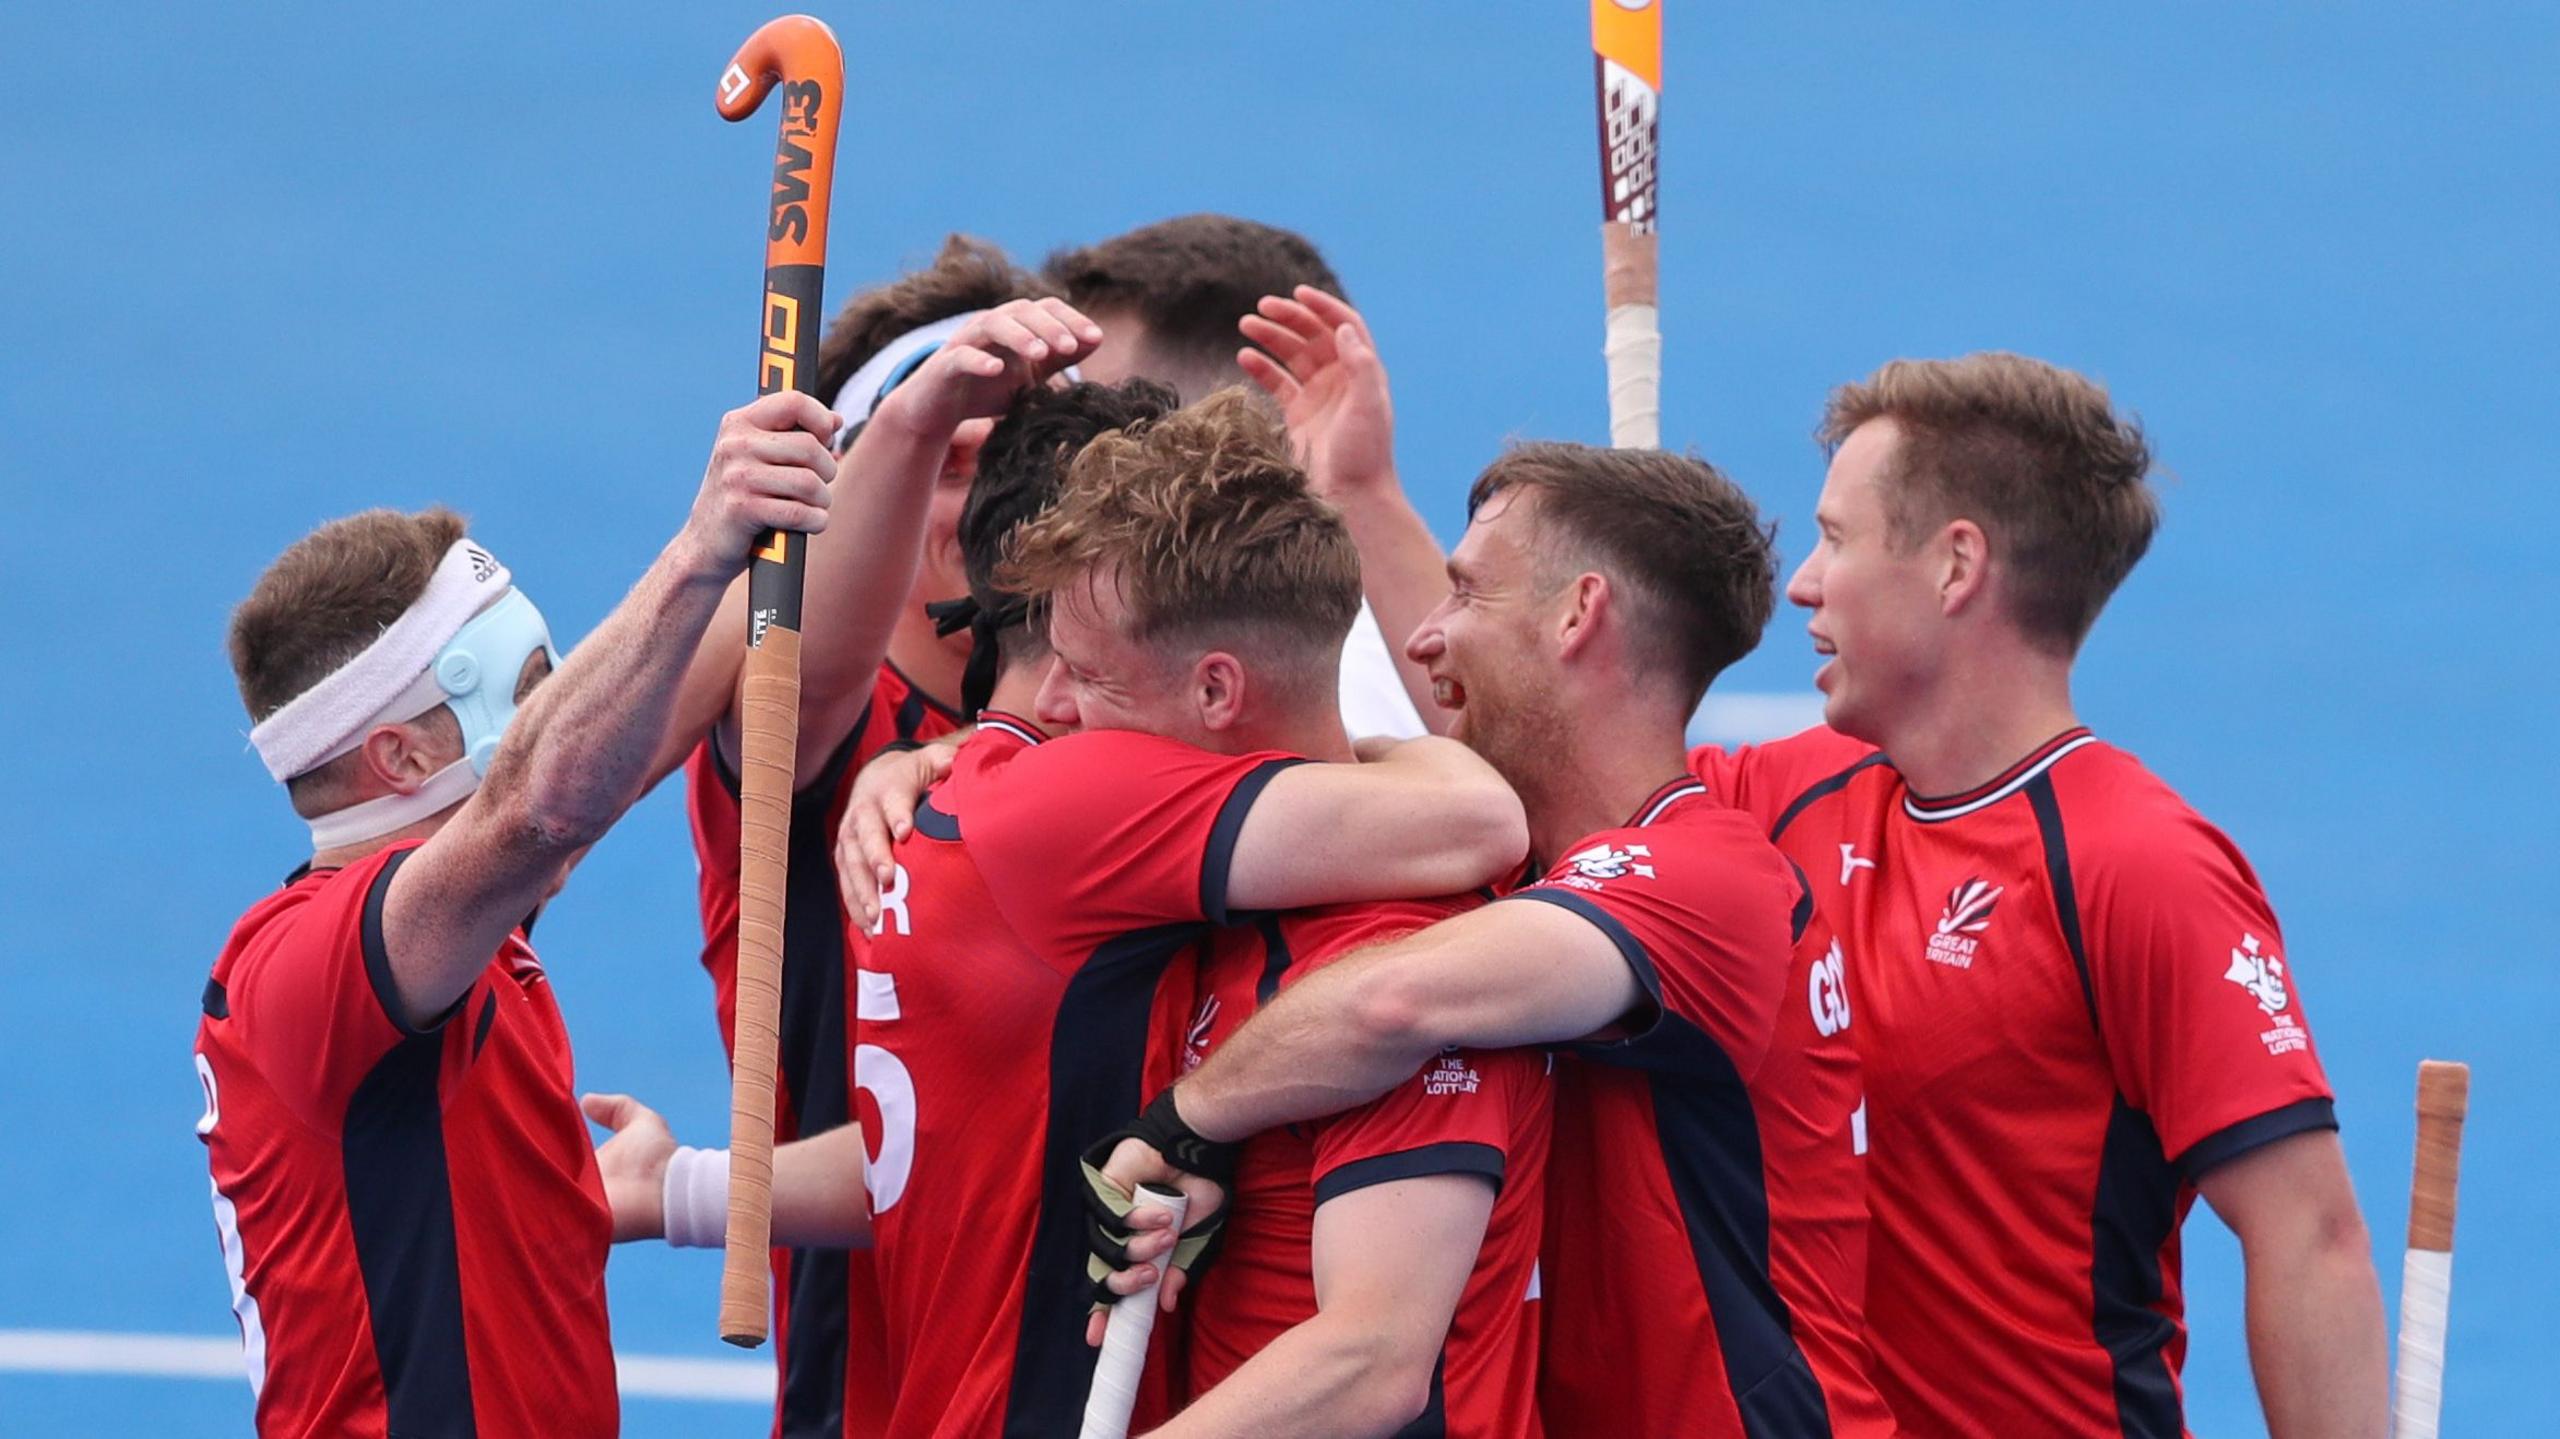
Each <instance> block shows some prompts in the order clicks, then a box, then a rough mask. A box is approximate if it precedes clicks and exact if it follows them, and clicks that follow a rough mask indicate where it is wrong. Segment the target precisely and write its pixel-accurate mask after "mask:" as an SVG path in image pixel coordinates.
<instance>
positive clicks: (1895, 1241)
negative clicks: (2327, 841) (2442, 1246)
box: [1695, 354, 2387, 1439]
mask: <svg viewBox="0 0 2560 1439" xmlns="http://www.w3.org/2000/svg"><path fill="white" fill-rule="evenodd" d="M1822 435H1823V438H1824V440H1825V441H1826V442H1827V443H1828V444H1830V445H1831V446H1833V447H1834V454H1833V456H1832V462H1831V469H1830V474H1829V477H1828V479H1827V480H1826V481H1825V483H1824V486H1823V490H1822V498H1821V502H1820V505H1819V507H1818V508H1817V509H1816V511H1815V518H1816V521H1817V523H1818V525H1819V526H1820V535H1819V542H1818V543H1817V544H1816V545H1815V547H1814V550H1813V553H1812V554H1811V555H1810V556H1808V557H1807V558H1806V560H1805V562H1804V564H1803V566H1802V567H1801V568H1799V569H1798V570H1797V572H1796V574H1795V576H1794V578H1793V579H1792V580H1791V581H1790V582H1789V585H1788V595H1789V597H1790V598H1791V599H1793V600H1794V601H1795V602H1796V603H1797V604H1799V605H1803V606H1805V607H1806V608H1808V609H1810V610H1811V611H1812V622H1811V625H1810V629H1811V632H1812V635H1813V640H1814V648H1815V650H1816V651H1817V652H1818V653H1820V654H1821V655H1823V656H1825V657H1826V660H1825V663H1824V664H1823V667H1822V670H1821V673H1820V674H1819V675H1818V676H1817V683H1818V684H1819V685H1820V687H1821V689H1822V691H1823V693H1824V696H1825V702H1826V709H1825V713H1826V716H1827V718H1828V719H1829V721H1830V723H1831V725H1832V729H1830V730H1814V731H1810V732H1808V733H1806V734H1804V735H1802V736H1798V737H1797V738H1794V739H1790V740H1784V741H1780V742H1777V743H1774V744H1768V745H1761V746H1758V747H1755V748H1751V749H1745V750H1742V751H1739V752H1737V753H1732V754H1727V753H1723V752H1721V751H1716V750H1703V751H1700V752H1699V753H1698V754H1697V755H1696V756H1695V764H1696V768H1697V771H1698V773H1699V775H1700V776H1701V777H1702V778H1703V779H1704V780H1705V781H1706V783H1707V784H1708V785H1709V787H1710V788H1712V789H1713V790H1715V791H1716V792H1717V794H1718V796H1719V797H1720V798H1723V799H1726V800H1728V801H1729V802H1732V803H1736V804H1740V805H1743V806H1745V807H1747V808H1748V809H1750V810H1751V811H1752V812H1753V813H1754V814H1755V815H1757V816H1758V817H1759V818H1760V820H1761V823H1762V824H1763V825H1764V826H1766V827H1767V828H1768V829H1769V831H1770V832H1771V833H1772V835H1773V836H1774V837H1775V839H1776V841H1777V843H1778V844H1779V846H1780V847H1781V848H1782V849H1784V850H1786V851H1787V852H1788V853H1789V854H1791V855H1793V856H1794V857H1795V858H1796V860H1797V862H1798V863H1800V864H1801V865H1802V866H1803V867H1804V869H1805V871H1806V873H1807V874H1809V875H1810V876H1812V878H1813V881H1814V884H1815V886H1816V889H1817V891H1818V893H1819V897H1820V902H1821V904H1822V905H1823V907H1824V909H1825V912H1826V913H1828V914H1829V915H1831V916H1832V918H1833V919H1834V921H1835V922H1836V923H1838V924H1839V925H1840V926H1841V929H1842V937H1843V939H1844V941H1845V944H1846V949H1847V955H1848V968H1849V973H1850V975H1851V977H1852V980H1853V983H1854V985H1855V987H1856V992H1857V1011H1856V1013H1857V1022H1856V1024H1855V1026H1854V1027H1853V1030H1852V1032H1853V1033H1854V1034H1855V1035H1856V1036H1857V1038H1858V1044H1859V1052H1860V1054H1861V1056H1862V1057H1863V1058H1864V1060H1865V1062H1866V1070H1867V1086H1868V1094H1869V1097H1870V1101H1871V1109H1870V1119H1869V1125H1868V1130H1869V1137H1870V1139H1871V1141H1872V1152H1871V1155H1870V1159H1871V1163H1872V1170H1871V1174H1870V1195H1871V1204H1872V1207H1873V1210H1874V1213H1875V1218H1876V1223H1875V1227H1874V1237H1873V1241H1872V1252H1873V1262H1872V1265H1871V1267H1870V1270H1869V1275H1870V1278H1869V1285H1868V1305H1867V1313H1868V1320H1869V1325H1870V1336H1871V1339H1872V1342H1873V1344H1874V1346H1875V1350H1876V1358H1877V1365H1878V1376H1879V1378H1880V1380H1881V1381H1882V1383H1883V1384H1884V1386H1885V1390H1886V1394H1887V1397H1888V1398H1889V1399H1890V1400H1891V1401H1892V1404H1893V1407H1894V1411H1895V1413H1896V1414H1897V1415H1898V1416H1899V1417H1901V1419H1902V1420H1903V1422H1904V1423H1906V1424H1908V1425H1910V1426H1911V1427H1912V1428H1913V1429H1915V1430H1916V1431H1919V1432H1928V1433H1938V1432H1957V1431H1966V1430H1974V1429H1980V1430H1987V1431H1990V1432H1999V1433H2025V1432H2037V1433H2052V1434H2074V1435H2160V1436H2175V1435H2177V1434H2179V1433H2180V1432H2181V1430H2182V1425H2183V1417H2182V1411H2183V1407H2184V1406H2183V1404H2182V1402H2181V1397H2180V1390H2179V1384H2178V1368H2179V1361H2180V1359H2181V1358H2182V1357H2183V1354H2184V1351H2185V1346H2186V1333H2185V1325H2184V1306H2183V1303H2182V1301H2181V1296H2180V1286H2179V1272H2178V1271H2179V1264H2178V1229H2179V1226H2180V1223H2181V1222H2182V1221H2183V1220H2184V1218H2185V1215H2186V1212H2187V1210H2188V1208H2189V1207H2190V1206H2191V1205H2192V1204H2193V1202H2194V1199H2195V1196H2196V1195H2197V1194H2198V1193H2199V1192H2200V1193H2202V1194H2203V1195H2204V1197H2205V1199H2206V1201H2207V1202H2208V1203H2210V1204H2211V1205H2212V1206H2213V1208H2214V1211H2215V1212H2216V1213H2217V1214H2219V1215H2221V1216H2222V1218H2223V1220H2224V1221H2225V1222H2226V1223H2228V1224H2229V1225H2230V1226H2231V1228H2232V1230H2233V1232H2235V1233H2236V1234H2238V1235H2239V1237H2240V1245H2241V1251H2242V1255H2243V1259H2244V1262H2245V1264H2246V1266H2247V1273H2248V1333H2249V1351H2250V1359H2251V1363H2252V1365H2253V1367H2254V1368H2255V1370H2256V1373H2257V1379H2258V1391H2259V1397H2260V1399H2261V1402H2262V1403H2263V1404H2264V1406H2265V1409H2266V1416H2267V1424H2268V1428H2269V1430H2270V1432H2272V1433H2274V1434H2275V1435H2277V1436H2280V1439H2295V1436H2301V1435H2332V1434H2335V1435H2365V1436H2370V1435H2378V1434H2380V1433H2381V1432H2382V1430H2383V1424H2384V1420H2383V1413H2384V1405H2385V1403H2386V1387H2387V1380H2386V1365H2385V1357H2384V1345H2383V1327H2382V1310H2381V1300H2380V1296H2379V1293H2378V1289H2377V1286H2376V1283H2375V1279H2374V1272H2373V1262H2372V1258H2371V1253H2370V1247H2369V1245H2368V1242H2367V1239H2366V1235H2365V1229H2364V1224H2363V1220H2362V1218H2361V1217H2360V1216H2359V1214H2358V1212H2357V1208H2356V1202H2355V1196H2354V1193H2353V1192H2352V1190H2351V1189H2350V1188H2349V1185H2348V1181H2347V1171H2346V1164H2345V1160H2344V1156H2343V1154H2342V1152H2341V1150H2340V1148H2339V1143H2338V1137H2337V1134H2336V1120H2335V1118H2334V1116H2333V1113H2332V1109H2331V1100H2330V1090H2329V1084H2328V1081H2327V1079H2326V1078H2325V1077H2324V1076H2323V1075H2322V1073H2321V1069H2320V1063H2319V1059H2318V1057H2317V1055H2316V1053H2315V1051H2314V1050H2313V1049H2312V1046H2311V1034H2310V1030H2309V1028H2308V1027H2307V1026H2306V1025H2305V1023H2304V1021H2303V1016H2302V1004H2301V999H2300V996H2299V994H2298V993H2297V990H2296V987H2295V975H2294V973H2293V971H2292V969H2291V968H2290V961H2289V960H2288V958H2287V956H2286V951H2285V946H2284V943H2283V938H2282V935H2281V933H2280V932H2279V930H2278V928H2277V925H2276V921H2275V915H2274V912H2273V910H2272V909H2271V908H2270V907H2269V905H2268V902H2267V897H2266V894H2265V892H2264V890H2263V889H2262V888H2261V887H2260V886H2259V883H2258V880H2257V876H2256V875H2255V874H2254V873H2252V872H2251V870H2250V868H2249V865H2248V862H2247V861H2246V860H2245V859H2244V858H2242V857H2241V854H2240V852H2239V850H2238V849H2237V848H2236V847H2235V846H2233V845H2232V843H2231V841H2230V840H2229V839H2227V838H2225V837H2224V836H2223V835H2222V833H2221V832H2220V831H2218V830H2216V829H2215V828H2214V827H2213V826H2212V825H2210V824H2208V823H2206V822H2205V821H2204V820H2203V819H2202V818H2201V817H2199V816H2198V815H2197V814H2196V813H2195V812H2194V811H2193V810H2191V809H2189V808H2188V807H2187V805H2186V804H2185V803H2184V802H2183V801H2181V800H2180V799H2179V798H2178V797H2177V795H2176V794H2174V793H2173V792H2171V791H2170V789H2169V788H2168V786H2166V785H2164V784H2162V783H2161V782H2160V780H2159V779H2157V778H2156V777H2154V776H2153V775H2152V774H2151V773H2150V772H2149V771H2148V770H2146V769H2144V768H2143V766H2142V765H2141V763H2140V762H2139V761H2137V760H2135V759H2134V758H2133V757H2132V756H2131V755H2129V754H2126V753H2125V752H2124V751H2122V750H2119V749H2116V748H2115V747H2113V746H2112V745H2109V744H2107V743H2106V742H2104V741H2103V740H2100V739H2098V738H2097V737H2096V736H2094V735H2092V734H2090V733H2089V731H2088V730H2087V729H2086V728H2085V727H2083V726H2082V725H2081V724H2080V722H2079V720H2078V719H2077V717H2076V716H2075V714H2074V712H2073V709H2072V703H2071V669H2072V661H2073V657H2074V656H2075V655H2076V653H2077V652H2078V650H2079V647H2080V643H2081V641H2082V640H2083V639H2084V638H2085V637H2086V636H2087V634H2088V632H2089V628H2090V626H2091V625H2092V624H2093V623H2094V622H2095V621H2096V619H2097V617H2098V612H2099V610H2100V608H2101V607H2102V606H2104V605H2105V603H2106V601H2107V598H2108V596H2109V595H2110V594H2112V593H2113V592H2114V590H2115V587H2116V585H2117V584H2118V583H2119V582H2121V581H2122V580H2123V578H2124V577H2125V575H2126V574H2127V573H2128V572H2129V571H2130V570H2131V569H2132V568H2133V566H2134V563H2135V562H2136V561H2137V560H2138V559H2140V557H2141V555H2142V553H2143V551H2144V549H2145V548H2146V547H2147V546H2148V545H2149V543H2150V539H2151V535H2152V531H2153V529H2154V528H2155V527H2156V525H2157V523H2158V518H2159V512H2158V507H2157V503H2156V501H2155V500H2154V498H2153V496H2152V494H2151V491H2150V488H2149V486H2148V485H2147V484H2146V483H2145V475H2146V472H2147V471H2148V469H2149V466H2150V454H2149V450H2148V447H2147V445H2146V444H2145V442H2144V440H2143V437H2142V435H2141V433H2140V432H2139V431H2138V430H2137V429H2136V428H2135V427H2134V426H2133V424H2132V423H2131V422H2130V421H2128V420H2125V419H2123V418H2121V417H2119V416H2118V415H2117V414H2116V412H2115V410H2114V408H2113V406H2112V405H2111V403H2110V402H2109V400H2108V397H2107V394H2106V391H2105V390H2103V389H2101V388H2100V387H2098V386H2097V385H2095V384H2093V383H2091V382H2090V381H2088V380H2086V379H2084V378H2082V377H2080V376H2078V375H2075V374H2072V373H2071V372H2069V371H2067V370H2062V369H2058V368H2056V367H2054V366H2051V365H2047V364H2044V363H2041V362H2039V361H2036V360H2031V359H2027V358H2024V357H2022V356H2017V355H2006V354H1981V355H1973V356H1968V357H1966V358H1964V359H1960V360H1948V361H1896V362H1894V363H1892V364H1889V365H1886V366H1885V367H1884V368H1882V369H1880V370H1878V371H1877V372H1876V373H1875V374H1874V375H1873V376H1871V377H1869V378H1868V379H1867V380H1865V381H1863V382H1861V383H1858V384H1853V385H1847V386H1844V387H1842V388H1841V389H1840V390H1839V391H1838V392H1837V393H1836V394H1835V395H1833V397H1832V400H1831V404H1830V408H1829V410H1828V412H1827V413H1826V414H1825V416H1824V419H1823V426H1822Z"/></svg>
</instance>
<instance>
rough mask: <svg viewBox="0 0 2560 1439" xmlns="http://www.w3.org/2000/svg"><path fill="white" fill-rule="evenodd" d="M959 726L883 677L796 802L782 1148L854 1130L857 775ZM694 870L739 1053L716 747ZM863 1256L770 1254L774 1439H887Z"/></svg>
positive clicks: (707, 760)
mask: <svg viewBox="0 0 2560 1439" xmlns="http://www.w3.org/2000/svg"><path fill="white" fill-rule="evenodd" d="M958 727H959V717H958V716H957V715H954V714H953V713H951V712H950V711H949V710H946V709H943V708H942V707H941V706H939V705H937V704H935V703H934V702H933V701H932V700H931V699H929V698H927V697H926V696H925V693H924V692H923V691H922V690H919V689H917V688H916V687H915V686H914V685H912V684H910V683H908V681H907V677H906V676H905V675H902V674H900V673H899V672H898V670H897V667H896V666H894V665H888V664H883V665H881V666H880V675H879V680H878V682H877V683H876V685H875V686H874V687H873V689H872V694H871V700H870V703H869V704H867V705H865V706H864V707H863V711H862V717H861V719H860V720H858V721H856V722H855V724H854V727H853V732H852V733H851V734H849V735H847V736H846V737H845V740H844V743H843V744H842V745H840V746H838V747H837V749H836V752H835V753H834V754H833V755H831V756H829V757H828V759H827V764H826V767H825V768H824V769H822V770H820V771H819V772H818V774H817V775H816V777H814V778H813V779H811V780H810V781H809V783H808V784H807V785H806V786H804V787H803V788H802V789H801V790H800V792H799V793H798V794H796V795H794V796H792V804H791V836H790V839H789V841H788V844H789V847H790V863H791V881H790V887H789V890H788V891H787V892H786V894H785V896H784V899H783V905H784V909H783V929H782V949H783V952H782V1024H781V1032H782V1046H781V1059H782V1065H781V1068H782V1073H781V1075H780V1076H779V1080H780V1082H779V1083H778V1084H776V1085H775V1087H774V1137H775V1138H776V1139H777V1140H789V1139H796V1138H798V1137H800V1136H802V1135H804V1134H823V1133H825V1132H826V1131H828V1130H830V1129H833V1128H835V1127H836V1126H838V1125H840V1124H843V1123H845V1122H847V1121H848V1120H850V1119H851V1118H852V1117H853V1083H852V1077H851V1075H850V1073H849V1072H848V1070H847V1067H846V1057H847V1056H848V1055H849V1054H850V1053H851V1052H852V1048H853V1023H852V1012H851V1010H849V1009H848V1008H847V1007H846V1005H845V997H844V990H845V978H844V977H845V972H846V970H847V968H848V967H849V964H848V960H847V958H846V951H845V934H846V931H847V930H848V929H849V928H850V927H851V924H852V918H851V916H849V915H847V914H846V913H845V911H844V904H843V900H842V898H841V896H840V893H839V891H838V890H837V887H836V869H835V835H836V825H837V823H838V821H840V820H841V819H842V818H843V817H844V805H845V799H846V797H847V796H848V795H849V794H850V793H851V792H852V789H853V778H854V775H855V774H856V773H857V772H858V771H860V770H861V768H862V767H863V766H864V765H865V764H868V763H869V762H870V761H871V759H872V757H873V756H875V755H877V754H879V753H880V751H881V750H882V749H883V748H885V747H886V746H887V745H889V744H890V743H891V742H892V741H896V740H931V739H936V738H939V737H940V736H943V735H946V734H949V733H951V731H952V730H954V729H956V728H958ZM684 775H685V798H686V803H687V806H688V808H689V809H690V810H691V812H692V819H693V856H694V867H695V870H696V872H697V874H698V876H699V879H700V885H699V889H700V894H701V901H702V967H703V968H704V969H705V970H708V971H709V972H710V974H711V993H712V1002H713V1005H714V1007H715V1009H716V1011H717V1012H718V1015H719V1023H720V1043H721V1045H722V1047H723V1048H729V1047H730V1046H731V1045H732V1044H733V1040H734V1036H735V1034H736V1032H737V1014H738V772H737V769H736V767H735V766H734V765H733V764H731V763H730V760H729V757H728V756H726V755H724V754H722V753H720V747H719V745H718V744H717V743H715V742H714V741H713V740H710V739H705V740H704V741H703V742H702V743H701V744H700V745H698V746H696V747H695V749H694V752H693V757H692V758H691V759H689V760H687V761H686V762H685V770H684ZM871 1269H872V1260H871V1256H870V1255H869V1254H868V1253H867V1252H865V1251H862V1250H854V1251H852V1252H850V1253H848V1252H847V1251H845V1250H841V1249H808V1250H790V1249H776V1250H775V1251H773V1279H774V1285H773V1290H774V1292H773V1327H774V1346H773V1352H774V1362H775V1363H776V1364H777V1365H779V1366H780V1368H781V1376H780V1380H779V1387H778V1392H777V1396H776V1399H775V1414H774V1433H775V1434H777V1435H779V1436H781V1439H837V1436H838V1435H839V1434H841V1435H843V1436H845V1439H878V1436H879V1435H881V1434H882V1433H884V1432H885V1429H886V1425H887V1422H888V1413H889V1390H890V1388H891V1387H892V1386H893V1383H894V1380H895V1377H896V1374H897V1371H896V1370H894V1369H891V1368H889V1367H887V1365H886V1364H885V1363H884V1361H883V1358H882V1356H883V1354H884V1353H885V1352H886V1351H885V1350H884V1348H883V1345H882V1341H881V1331H880V1322H881V1321H880V1291H879V1283H878V1281H877V1280H876V1279H875V1278H874V1277H873V1276H872V1272H871Z"/></svg>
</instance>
